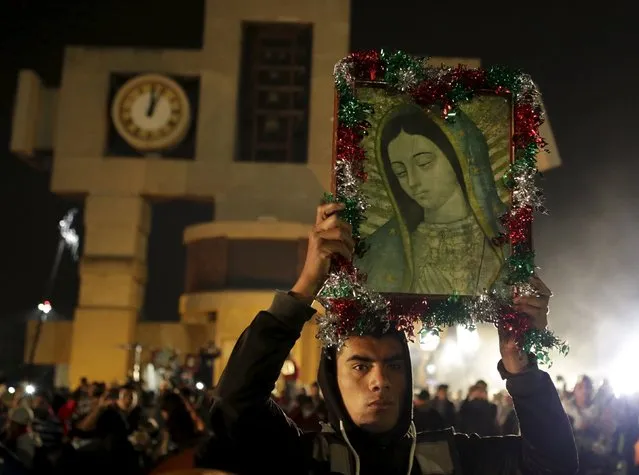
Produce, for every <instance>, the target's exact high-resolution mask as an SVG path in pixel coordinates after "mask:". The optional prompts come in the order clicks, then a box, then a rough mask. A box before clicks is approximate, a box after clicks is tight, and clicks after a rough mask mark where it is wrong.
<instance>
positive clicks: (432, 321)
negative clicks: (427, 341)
mask: <svg viewBox="0 0 639 475" xmlns="http://www.w3.org/2000/svg"><path fill="white" fill-rule="evenodd" d="M422 322H423V324H424V328H425V331H431V332H435V333H439V332H441V330H442V328H444V327H452V326H457V325H462V326H464V327H466V328H469V327H472V322H469V319H468V308H467V306H466V305H465V302H464V299H463V298H462V297H460V296H459V295H457V294H453V295H451V296H450V297H448V298H447V299H446V300H443V301H440V302H434V303H431V304H430V308H429V311H428V312H426V315H424V317H423V318H422Z"/></svg>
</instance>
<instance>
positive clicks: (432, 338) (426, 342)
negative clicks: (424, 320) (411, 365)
mask: <svg viewBox="0 0 639 475" xmlns="http://www.w3.org/2000/svg"><path fill="white" fill-rule="evenodd" d="M440 341H441V339H440V337H439V335H436V334H434V333H430V332H429V333H423V334H422V335H421V336H420V337H419V347H420V348H421V350H422V351H435V350H436V349H437V347H438V346H439V342H440Z"/></svg>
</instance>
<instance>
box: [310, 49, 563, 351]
mask: <svg viewBox="0 0 639 475" xmlns="http://www.w3.org/2000/svg"><path fill="white" fill-rule="evenodd" d="M335 89H336V102H335V105H336V114H335V121H334V126H335V129H334V160H333V170H334V173H333V190H332V193H331V194H328V195H327V196H326V197H325V201H329V202H330V201H337V202H340V203H343V204H344V209H343V210H342V211H340V214H341V218H342V219H343V220H345V221H346V222H348V223H349V224H350V225H351V226H352V229H353V236H354V238H355V240H356V243H357V246H356V252H355V257H354V259H353V260H346V259H343V258H341V257H339V256H336V257H335V258H334V259H333V264H332V266H331V270H330V272H329V275H328V278H327V279H326V282H325V283H324V285H323V287H322V289H321V290H320V292H319V294H318V300H319V301H320V303H321V304H322V306H323V307H324V309H325V314H324V315H323V316H322V317H321V318H319V319H318V334H317V337H318V339H319V340H320V341H321V342H322V345H323V346H324V347H332V346H335V347H339V346H340V345H342V344H343V343H344V342H345V340H346V339H347V338H348V337H349V336H350V335H364V334H371V333H375V332H379V331H382V332H384V331H387V330H388V329H389V328H394V329H395V330H397V331H402V332H404V333H406V334H407V335H414V331H415V329H416V328H420V329H421V332H422V334H427V333H432V334H437V333H438V332H439V331H440V330H442V329H443V328H445V327H462V328H464V329H473V328H474V327H475V326H476V325H477V324H480V323H488V324H492V325H495V326H497V327H498V328H500V329H503V330H504V331H507V332H509V333H510V334H511V335H513V336H514V338H515V339H516V340H517V342H518V344H520V345H521V348H522V349H523V350H525V351H534V352H535V353H536V355H537V357H538V359H541V360H546V361H547V358H548V352H549V351H550V349H552V348H555V349H559V350H560V351H561V352H562V353H565V352H566V351H567V346H566V345H565V343H564V342H562V341H561V340H559V339H558V338H557V337H555V335H554V334H553V333H552V332H550V331H549V330H547V329H543V330H541V329H537V328H534V327H532V326H531V325H530V319H529V318H528V317H527V316H526V315H522V314H520V313H519V312H517V311H516V309H515V308H514V306H513V298H514V297H515V296H522V295H524V296H525V295H535V294H536V289H535V288H534V287H533V286H532V285H531V283H530V278H531V276H532V275H533V274H534V271H535V263H534V257H535V255H534V252H533V248H532V240H531V227H532V223H533V219H534V214H535V212H538V211H544V210H545V209H544V206H543V194H542V192H541V190H540V189H539V188H538V187H537V184H536V178H537V173H538V170H537V154H538V153H539V152H540V151H542V150H544V149H545V147H546V142H545V141H544V139H543V137H542V136H541V134H540V126H541V125H542V124H543V122H544V112H543V107H542V101H541V94H540V93H539V90H538V89H537V87H536V86H535V84H534V82H533V81H532V79H531V78H530V76H528V75H527V74H525V73H522V72H521V71H517V70H513V69H510V68H507V67H503V66H491V67H489V68H476V69H473V68H466V67H464V66H462V65H460V66H458V67H454V68H453V67H445V66H442V67H433V66H431V65H429V64H428V62H427V58H420V57H413V56H410V55H408V54H406V53H403V52H401V51H394V52H387V51H363V52H356V53H352V54H350V55H349V56H347V57H346V58H344V59H342V60H341V61H340V62H338V63H337V64H336V65H335Z"/></svg>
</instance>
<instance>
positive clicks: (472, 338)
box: [457, 326, 481, 354]
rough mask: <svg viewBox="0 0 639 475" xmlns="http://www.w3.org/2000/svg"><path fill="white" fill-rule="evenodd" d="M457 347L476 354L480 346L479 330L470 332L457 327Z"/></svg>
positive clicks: (467, 352)
mask: <svg viewBox="0 0 639 475" xmlns="http://www.w3.org/2000/svg"><path fill="white" fill-rule="evenodd" d="M457 345H459V349H460V350H461V351H462V352H464V353H466V354H469V353H475V352H476V351H477V350H478V349H479V347H480V345H481V341H480V339H479V333H477V330H468V329H467V328H464V327H459V326H458V327H457Z"/></svg>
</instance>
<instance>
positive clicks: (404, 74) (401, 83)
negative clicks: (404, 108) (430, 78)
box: [395, 69, 419, 92]
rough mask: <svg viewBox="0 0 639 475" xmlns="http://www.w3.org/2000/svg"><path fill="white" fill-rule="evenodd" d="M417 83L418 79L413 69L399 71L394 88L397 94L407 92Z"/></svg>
mask: <svg viewBox="0 0 639 475" xmlns="http://www.w3.org/2000/svg"><path fill="white" fill-rule="evenodd" d="M418 83H419V78H418V77H417V74H416V73H415V71H414V70H413V69H401V70H399V71H398V72H397V84H396V85H395V88H396V89H397V90H398V91H399V92H408V91H410V90H412V89H414V88H415V87H416V86H417V84H418Z"/></svg>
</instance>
